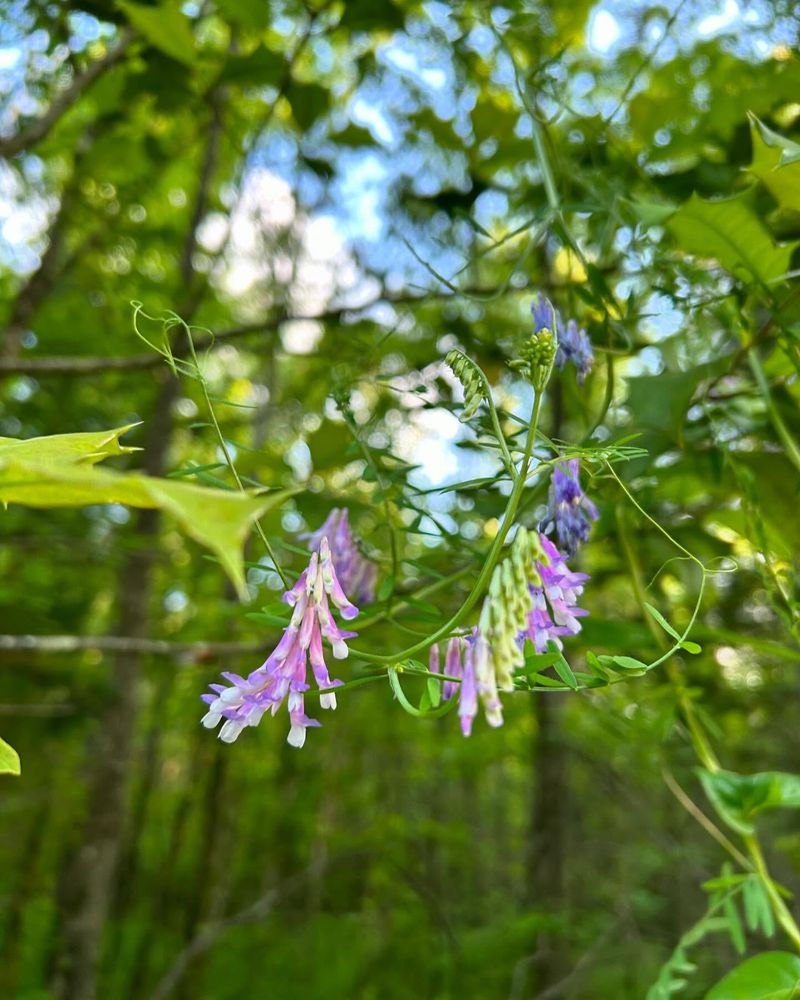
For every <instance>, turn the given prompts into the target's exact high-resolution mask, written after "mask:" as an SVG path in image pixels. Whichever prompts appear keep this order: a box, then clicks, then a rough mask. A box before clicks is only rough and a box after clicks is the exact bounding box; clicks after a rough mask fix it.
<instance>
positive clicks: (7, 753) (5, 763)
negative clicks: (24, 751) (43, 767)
mask: <svg viewBox="0 0 800 1000" xmlns="http://www.w3.org/2000/svg"><path fill="white" fill-rule="evenodd" d="M20 772H21V768H20V763H19V754H18V753H17V751H16V750H15V749H14V748H13V747H12V746H9V745H8V743H6V741H5V740H0V774H15V775H16V774H20Z"/></svg>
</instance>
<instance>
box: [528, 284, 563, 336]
mask: <svg viewBox="0 0 800 1000" xmlns="http://www.w3.org/2000/svg"><path fill="white" fill-rule="evenodd" d="M531 314H532V316H533V332H534V333H541V332H542V330H549V331H550V333H556V332H557V331H558V327H559V325H560V324H561V317H560V316H559V314H558V312H557V311H556V308H555V306H554V305H553V303H552V302H551V301H550V299H548V298H547V296H545V295H542V293H541V292H537V293H536V294H535V295H534V297H533V302H532V303H531Z"/></svg>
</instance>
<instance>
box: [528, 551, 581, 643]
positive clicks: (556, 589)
mask: <svg viewBox="0 0 800 1000" xmlns="http://www.w3.org/2000/svg"><path fill="white" fill-rule="evenodd" d="M539 542H540V544H541V547H542V552H543V554H544V557H545V558H544V559H543V560H542V561H541V562H539V563H538V564H537V571H538V581H533V582H532V584H531V587H530V592H531V596H532V598H533V607H532V609H531V611H530V613H529V615H528V621H527V627H526V628H525V631H524V632H523V634H522V638H523V639H530V640H531V642H532V643H533V648H534V649H535V650H536V652H537V653H546V652H547V648H548V647H547V644H548V642H554V643H555V645H556V647H557V648H558V649H561V648H562V646H563V643H562V641H561V637H562V636H565V635H577V634H578V632H580V630H581V624H580V622H579V621H578V619H579V618H583V617H584V616H585V615H587V614H588V613H589V612H588V611H585V610H584V609H583V608H581V607H579V606H578V601H579V600H580V596H581V594H582V593H583V585H584V583H585V582H586V580H588V579H589V577H588V575H587V574H586V573H574V572H572V570H570V569H569V567H568V566H567V564H566V561H565V559H564V556H563V555H562V554H561V553H560V552H559V550H558V549H557V548H556V546H555V545H553V543H552V542H551V541H550V539H549V538H547V537H546V536H545V535H539Z"/></svg>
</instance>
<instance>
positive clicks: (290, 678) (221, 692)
mask: <svg viewBox="0 0 800 1000" xmlns="http://www.w3.org/2000/svg"><path fill="white" fill-rule="evenodd" d="M283 599H284V601H286V603H287V604H289V605H290V606H291V607H292V608H293V609H294V610H293V612H292V617H291V620H290V622H289V624H288V625H287V626H286V628H285V629H284V631H283V635H282V637H281V639H280V641H279V642H278V645H277V646H276V647H275V649H274V650H273V651H272V653H271V654H270V655H269V656H268V657H267V659H266V660H265V661H264V663H263V664H262V665H261V666H260V667H258V668H257V669H256V670H254V671H253V672H252V673H251V674H249V675H248V676H247V677H246V678H245V677H240V676H239V675H238V674H232V673H223V675H222V676H223V677H224V678H225V679H226V680H227V681H229V683H230V686H229V687H226V686H224V685H222V684H212V685H211V690H212V691H213V692H214V693H213V694H204V695H203V696H202V698H203V701H204V702H205V703H206V704H207V705H208V712H207V713H206V714H205V716H203V719H202V723H203V725H204V726H205V727H206V728H207V729H214V728H215V727H216V726H217V725H218V723H220V722H221V721H222V720H223V719H224V720H225V721H224V722H223V724H222V727H221V729H220V731H219V738H220V739H221V740H223V741H224V742H225V743H233V741H234V740H235V739H236V738H237V737H238V735H239V733H241V731H242V730H243V729H244V728H245V727H246V726H257V725H258V724H259V722H260V721H261V717H262V716H263V715H264V713H265V712H266V711H267V710H269V711H270V712H271V714H272V715H275V713H276V712H277V711H278V709H279V708H280V707H281V705H282V704H283V702H284V701H286V702H287V708H288V710H289V719H290V721H291V728H290V730H289V736H288V738H287V742H288V743H289V744H290V745H291V746H293V747H301V746H303V744H304V743H305V740H306V729H308V728H309V727H311V726H319V725H320V723H319V722H318V721H317V720H316V719H310V718H309V717H308V716H307V715H306V714H305V705H304V693H305V692H306V691H307V690H308V688H309V685H308V682H307V673H308V663H309V661H310V663H311V670H312V673H313V674H314V680H315V681H316V683H317V687H319V688H320V689H325V688H331V687H337V686H338V685H340V684H341V683H342V681H340V680H331V678H330V675H329V673H328V668H327V665H326V663H325V655H324V650H323V646H322V640H323V638H325V639H327V640H328V642H329V643H330V646H331V648H332V650H333V656H334V658H335V659H337V660H343V659H345V658H346V657H347V654H348V649H347V643H346V641H345V640H346V639H351V638H353V636H355V635H356V633H355V632H345V631H342V630H341V629H340V628H339V627H338V626H337V625H336V623H335V622H334V620H333V616H332V614H331V609H330V604H329V601H333V603H334V605H335V606H336V608H337V609H338V611H339V613H340V615H341V616H342V618H344V619H345V621H350V620H351V619H353V618H355V617H356V615H357V614H358V608H357V607H356V606H355V605H354V604H351V602H350V601H349V600H348V599H347V596H346V595H345V592H344V590H343V588H342V586H341V584H340V582H339V578H338V575H337V570H336V568H335V567H334V564H333V559H332V557H331V549H330V546H329V544H328V539H327V537H324V536H323V537H322V538H321V539H320V541H319V543H318V546H317V547H315V551H314V552H312V554H311V559H310V560H309V563H308V566H307V567H306V569H304V570H303V572H302V573H301V574H300V577H299V579H298V581H297V583H296V584H295V585H294V586H293V587H292V588H291V590H287V591H286V593H285V594H284V595H283ZM319 705H320V708H323V709H327V708H330V709H333V708H336V695H335V694H334V693H333V692H332V691H329V692H327V693H326V694H321V695H320V696H319Z"/></svg>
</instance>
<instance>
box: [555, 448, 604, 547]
mask: <svg viewBox="0 0 800 1000" xmlns="http://www.w3.org/2000/svg"><path fill="white" fill-rule="evenodd" d="M547 515H548V516H547V518H546V525H547V527H550V526H551V525H553V526H554V527H555V531H556V538H557V539H558V544H559V546H560V547H561V549H562V550H563V551H564V553H565V554H566V555H568V556H572V555H575V553H576V552H577V550H578V546H579V545H581V544H582V543H583V542H585V541H586V540H587V539H588V537H589V531H590V529H591V526H592V521H596V520H597V518H598V517H599V514H598V513H597V508H596V507H595V505H594V504H593V503H592V501H591V500H590V499H589V498H588V497H587V496H586V494H585V493H584V492H583V490H582V489H581V483H580V462H579V461H578V459H577V458H571V459H570V460H569V461H567V462H560V463H559V464H558V465H556V466H555V468H554V469H553V478H552V479H551V481H550V497H549V501H548V511H547Z"/></svg>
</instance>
